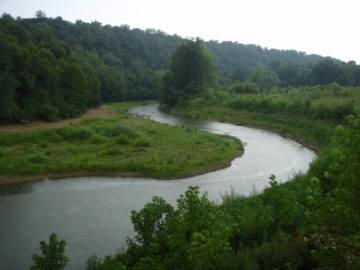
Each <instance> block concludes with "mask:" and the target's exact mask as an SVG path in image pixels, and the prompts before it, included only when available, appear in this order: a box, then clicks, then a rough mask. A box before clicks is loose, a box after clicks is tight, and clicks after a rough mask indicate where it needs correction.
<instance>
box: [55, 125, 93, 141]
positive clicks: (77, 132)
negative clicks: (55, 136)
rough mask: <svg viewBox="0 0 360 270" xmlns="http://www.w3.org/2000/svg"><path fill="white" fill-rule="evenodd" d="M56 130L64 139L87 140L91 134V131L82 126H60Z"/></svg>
mask: <svg viewBox="0 0 360 270" xmlns="http://www.w3.org/2000/svg"><path fill="white" fill-rule="evenodd" d="M57 132H58V133H59V134H60V135H61V136H62V137H64V138H65V139H66V140H69V141H71V140H88V139H89V138H90V137H91V136H92V135H93V131H92V130H91V129H88V128H83V127H70V128H61V129H58V130H57Z"/></svg>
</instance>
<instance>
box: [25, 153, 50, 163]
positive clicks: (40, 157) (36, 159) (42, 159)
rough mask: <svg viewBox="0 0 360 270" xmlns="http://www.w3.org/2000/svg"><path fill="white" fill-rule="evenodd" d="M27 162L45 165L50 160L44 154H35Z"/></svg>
mask: <svg viewBox="0 0 360 270" xmlns="http://www.w3.org/2000/svg"><path fill="white" fill-rule="evenodd" d="M27 160H28V161H29V162H31V163H43V162H45V161H47V160H48V157H47V156H46V155H45V154H44V153H34V154H31V155H29V157H28V158H27Z"/></svg>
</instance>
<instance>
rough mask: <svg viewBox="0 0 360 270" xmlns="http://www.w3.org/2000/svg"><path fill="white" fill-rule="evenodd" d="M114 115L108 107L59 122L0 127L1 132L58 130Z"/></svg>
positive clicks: (103, 106)
mask: <svg viewBox="0 0 360 270" xmlns="http://www.w3.org/2000/svg"><path fill="white" fill-rule="evenodd" d="M113 114H114V113H113V112H111V111H110V110H109V109H108V107H107V106H106V105H101V106H99V107H97V108H94V109H90V110H88V111H87V112H86V113H85V114H83V115H81V116H79V117H76V118H71V119H64V120H59V121H57V122H32V123H29V124H16V125H4V126H0V132H23V131H30V130H32V129H38V128H56V127H63V126H67V125H73V124H76V123H79V122H80V121H81V120H84V119H90V118H109V117H111V116H112V115H113Z"/></svg>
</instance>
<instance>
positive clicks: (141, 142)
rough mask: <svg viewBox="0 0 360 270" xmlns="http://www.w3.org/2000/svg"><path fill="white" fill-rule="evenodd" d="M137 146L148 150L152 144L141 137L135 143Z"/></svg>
mask: <svg viewBox="0 0 360 270" xmlns="http://www.w3.org/2000/svg"><path fill="white" fill-rule="evenodd" d="M135 146H139V147H145V148H146V147H150V146H151V142H150V141H149V140H148V139H147V138H144V137H141V138H139V139H137V140H136V141H135Z"/></svg>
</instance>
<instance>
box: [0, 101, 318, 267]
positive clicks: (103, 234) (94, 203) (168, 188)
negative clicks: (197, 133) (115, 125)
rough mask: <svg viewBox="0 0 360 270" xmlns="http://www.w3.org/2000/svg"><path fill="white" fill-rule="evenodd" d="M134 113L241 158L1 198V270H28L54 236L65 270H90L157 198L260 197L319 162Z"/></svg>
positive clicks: (220, 129)
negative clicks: (203, 168) (171, 176)
mask: <svg viewBox="0 0 360 270" xmlns="http://www.w3.org/2000/svg"><path fill="white" fill-rule="evenodd" d="M129 113H131V114H136V115H140V116H142V117H148V118H150V119H152V120H154V121H158V122H161V123H166V124H170V125H185V126H191V127H195V128H198V129H201V130H205V131H208V132H211V133H216V134H226V135H230V136H234V137H237V138H239V139H240V140H241V141H242V142H243V143H244V146H245V153H244V155H243V156H242V157H240V158H236V159H235V160H233V162H232V163H231V166H230V167H228V168H226V169H222V170H218V171H215V172H211V173H207V174H203V175H199V176H195V177H190V178H186V179H181V180H171V181H166V180H156V179H145V178H138V177H137V178H124V177H116V178H109V177H81V178H68V179H63V180H58V181H50V180H43V181H39V182H35V183H32V184H27V185H22V186H16V187H12V188H11V189H10V190H9V189H7V190H6V192H5V191H4V190H0V217H1V222H0V269H19V270H21V269H29V267H30V265H31V256H32V254H34V253H39V241H40V240H47V239H48V237H49V235H50V233H52V232H56V233H57V234H58V236H59V237H60V238H61V239H65V240H66V242H67V246H66V254H67V255H68V257H69V259H70V263H69V267H68V269H85V263H86V260H87V258H88V257H89V256H91V255H92V254H97V255H98V256H104V255H109V254H114V253H115V252H116V251H117V249H118V248H123V247H124V246H125V240H126V237H127V236H130V237H132V236H134V233H133V230H132V225H131V221H130V213H131V210H133V209H140V208H141V207H143V206H144V204H145V203H147V202H149V201H150V200H151V198H152V197H153V196H161V197H163V198H165V199H166V200H168V201H170V202H172V203H175V201H176V198H177V197H178V196H179V195H180V194H181V193H183V192H184V191H185V190H186V189H187V187H188V186H190V185H197V186H199V187H200V189H201V190H202V191H206V192H208V194H209V198H210V199H212V200H214V201H217V202H221V196H222V194H225V193H227V192H230V191H231V190H234V191H236V192H237V193H240V194H243V195H249V194H252V193H254V192H261V191H262V190H263V189H264V188H265V187H266V186H267V185H268V181H269V179H268V178H269V176H270V175H271V174H274V175H275V176H276V177H277V179H278V180H280V181H287V180H288V179H289V178H290V177H291V176H292V175H294V174H295V173H298V172H306V171H307V170H308V168H309V164H310V163H311V162H312V161H313V160H314V159H315V158H316V155H315V153H314V152H313V151H311V150H310V149H307V148H306V147H304V146H302V145H300V144H298V143H296V142H294V141H292V140H289V139H285V138H283V137H281V136H279V135H277V134H275V133H272V132H268V131H263V130H260V129H254V128H248V127H243V126H236V125H232V124H226V123H219V122H215V121H202V120H195V119H188V118H183V117H178V116H173V115H168V114H166V113H163V112H160V111H159V109H158V105H157V104H150V105H143V106H139V107H134V108H132V109H130V110H129Z"/></svg>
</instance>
